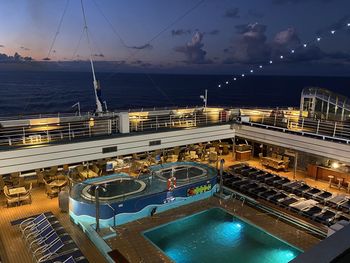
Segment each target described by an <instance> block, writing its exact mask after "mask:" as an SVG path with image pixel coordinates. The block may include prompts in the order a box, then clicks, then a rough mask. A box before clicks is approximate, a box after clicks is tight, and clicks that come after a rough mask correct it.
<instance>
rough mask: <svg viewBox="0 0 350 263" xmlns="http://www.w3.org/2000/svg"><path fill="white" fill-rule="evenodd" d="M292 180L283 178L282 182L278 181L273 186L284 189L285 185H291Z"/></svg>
mask: <svg viewBox="0 0 350 263" xmlns="http://www.w3.org/2000/svg"><path fill="white" fill-rule="evenodd" d="M290 182H291V181H290V179H288V178H286V177H281V180H277V181H275V182H273V186H275V187H277V188H283V185H285V184H288V183H290Z"/></svg>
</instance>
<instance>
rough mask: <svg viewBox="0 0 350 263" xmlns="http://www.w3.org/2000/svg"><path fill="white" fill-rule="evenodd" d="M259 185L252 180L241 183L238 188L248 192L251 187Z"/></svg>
mask: <svg viewBox="0 0 350 263" xmlns="http://www.w3.org/2000/svg"><path fill="white" fill-rule="evenodd" d="M258 187H259V184H258V183H256V182H254V181H252V182H250V183H248V184H243V185H241V186H240V187H239V189H240V190H241V191H242V192H249V191H250V190H251V189H255V188H258Z"/></svg>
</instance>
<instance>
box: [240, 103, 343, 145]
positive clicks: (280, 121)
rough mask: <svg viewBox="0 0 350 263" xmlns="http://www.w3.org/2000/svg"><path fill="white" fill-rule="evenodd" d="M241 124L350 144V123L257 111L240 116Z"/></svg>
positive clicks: (279, 112)
mask: <svg viewBox="0 0 350 263" xmlns="http://www.w3.org/2000/svg"><path fill="white" fill-rule="evenodd" d="M240 122H241V123H243V124H250V125H255V126H260V127H265V128H271V127H273V128H275V129H276V130H279V131H283V132H286V131H287V132H293V133H296V134H300V135H308V136H315V137H319V138H321V139H331V140H336V141H339V142H345V143H350V123H349V122H335V121H325V120H316V119H311V118H305V117H301V116H298V115H296V113H295V112H291V113H290V112H289V113H288V111H272V110H269V111H259V113H256V112H255V114H250V113H249V112H248V113H247V112H246V113H245V114H244V115H241V121H240Z"/></svg>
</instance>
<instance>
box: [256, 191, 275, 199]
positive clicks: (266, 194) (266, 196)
mask: <svg viewBox="0 0 350 263" xmlns="http://www.w3.org/2000/svg"><path fill="white" fill-rule="evenodd" d="M276 194H278V191H276V190H274V189H270V190H268V191H266V192H263V193H261V194H260V197H261V198H263V199H265V200H270V198H272V197H273V196H275V195H276Z"/></svg>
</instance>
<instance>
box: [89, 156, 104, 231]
mask: <svg viewBox="0 0 350 263" xmlns="http://www.w3.org/2000/svg"><path fill="white" fill-rule="evenodd" d="M88 164H89V162H88ZM88 169H89V168H88ZM100 189H102V190H103V191H104V192H106V191H107V190H106V188H104V187H103V186H101V185H96V188H95V203H96V232H98V231H100V198H99V191H100Z"/></svg>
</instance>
